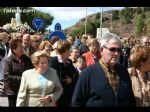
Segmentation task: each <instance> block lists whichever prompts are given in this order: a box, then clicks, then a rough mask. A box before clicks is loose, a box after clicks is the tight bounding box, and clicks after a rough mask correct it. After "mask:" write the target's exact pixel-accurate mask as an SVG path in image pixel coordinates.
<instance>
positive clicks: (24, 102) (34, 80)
mask: <svg viewBox="0 0 150 112" xmlns="http://www.w3.org/2000/svg"><path fill="white" fill-rule="evenodd" d="M39 76H41V75H40V74H38V73H37V71H36V70H35V69H30V70H27V71H25V72H24V73H23V75H22V79H21V85H20V89H19V93H18V97H17V104H16V106H23V107H24V106H25V107H39V106H55V103H54V102H55V101H57V100H58V98H59V97H60V96H61V94H62V91H63V88H62V86H61V85H60V82H59V79H58V76H57V74H56V71H55V70H54V69H52V68H49V69H48V71H47V73H46V74H45V75H44V77H46V85H45V87H46V90H45V95H50V96H51V97H52V102H49V103H48V104H46V105H42V104H41V102H40V98H41V97H42V88H41V85H40V81H39Z"/></svg>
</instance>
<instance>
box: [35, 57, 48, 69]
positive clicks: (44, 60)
mask: <svg viewBox="0 0 150 112" xmlns="http://www.w3.org/2000/svg"><path fill="white" fill-rule="evenodd" d="M36 68H37V70H39V71H40V72H46V71H47V69H48V59H47V57H40V58H39V63H38V64H37V66H36Z"/></svg>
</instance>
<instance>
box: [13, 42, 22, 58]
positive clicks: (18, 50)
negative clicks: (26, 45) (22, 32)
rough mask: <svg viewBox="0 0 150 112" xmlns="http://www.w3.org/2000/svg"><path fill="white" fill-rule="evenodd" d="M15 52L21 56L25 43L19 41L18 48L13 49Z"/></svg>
mask: <svg viewBox="0 0 150 112" xmlns="http://www.w3.org/2000/svg"><path fill="white" fill-rule="evenodd" d="M13 52H14V53H15V55H16V56H18V57H20V56H21V55H23V45H22V43H21V42H18V44H17V48H16V49H13Z"/></svg>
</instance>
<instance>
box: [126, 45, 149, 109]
mask: <svg viewBox="0 0 150 112" xmlns="http://www.w3.org/2000/svg"><path fill="white" fill-rule="evenodd" d="M130 62H131V64H132V66H133V67H132V68H129V69H128V71H129V74H130V76H131V80H132V89H133V92H134V96H135V98H136V103H137V106H150V81H149V80H148V74H147V72H149V71H150V66H149V64H150V48H149V47H146V46H142V45H139V46H135V47H133V48H132V49H131V54H130ZM133 68H134V69H135V70H136V72H133Z"/></svg>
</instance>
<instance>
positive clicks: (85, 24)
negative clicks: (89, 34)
mask: <svg viewBox="0 0 150 112" xmlns="http://www.w3.org/2000/svg"><path fill="white" fill-rule="evenodd" d="M85 18H86V19H85V35H86V27H87V7H86V17H85Z"/></svg>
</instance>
